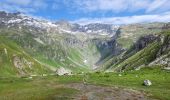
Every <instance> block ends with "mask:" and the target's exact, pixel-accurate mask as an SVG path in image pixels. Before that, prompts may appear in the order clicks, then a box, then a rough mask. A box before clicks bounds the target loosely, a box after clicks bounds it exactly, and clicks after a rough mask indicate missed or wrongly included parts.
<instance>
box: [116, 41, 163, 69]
mask: <svg viewBox="0 0 170 100" xmlns="http://www.w3.org/2000/svg"><path fill="white" fill-rule="evenodd" d="M159 48H160V43H159V42H154V43H152V44H150V45H148V46H147V47H146V48H144V49H143V50H141V51H139V52H137V53H136V54H135V55H133V56H131V57H129V58H128V59H126V60H125V61H123V62H122V63H120V64H118V65H113V67H114V68H116V70H133V69H135V68H137V67H139V66H140V65H145V64H149V63H150V62H151V61H153V60H154V59H155V58H156V54H157V52H158V50H159Z"/></svg>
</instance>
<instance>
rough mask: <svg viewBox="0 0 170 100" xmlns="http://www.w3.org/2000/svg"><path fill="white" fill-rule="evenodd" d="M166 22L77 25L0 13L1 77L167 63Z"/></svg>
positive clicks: (169, 39) (169, 47) (168, 40)
mask: <svg viewBox="0 0 170 100" xmlns="http://www.w3.org/2000/svg"><path fill="white" fill-rule="evenodd" d="M169 29H170V23H160V22H159V23H157V22H154V23H137V24H128V25H112V24H104V23H91V24H87V25H80V24H77V23H70V22H68V21H65V20H61V21H57V22H52V21H48V20H43V19H38V18H33V17H30V16H27V15H24V14H22V13H19V12H17V13H7V12H4V11H1V12H0V64H1V70H0V71H1V74H0V75H1V76H11V75H17V76H25V75H33V74H38V75H39V74H50V73H56V72H58V70H59V69H61V68H63V69H64V71H62V72H63V73H64V72H65V71H66V72H67V71H68V70H69V72H71V73H82V72H91V71H126V70H139V69H140V68H142V67H152V66H155V65H157V66H164V67H166V68H168V67H170V65H169V62H170V59H169V56H170V52H169V50H170V31H168V30H169Z"/></svg>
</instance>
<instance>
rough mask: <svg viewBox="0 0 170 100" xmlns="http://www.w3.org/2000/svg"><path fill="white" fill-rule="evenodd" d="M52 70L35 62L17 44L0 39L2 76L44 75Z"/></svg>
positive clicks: (0, 68)
mask: <svg viewBox="0 0 170 100" xmlns="http://www.w3.org/2000/svg"><path fill="white" fill-rule="evenodd" d="M49 72H50V70H49V69H48V68H46V67H45V66H43V65H41V64H40V63H38V62H37V61H35V60H34V59H33V58H32V57H31V56H30V55H29V54H27V53H25V52H24V50H23V49H22V48H21V47H20V46H18V45H17V44H16V43H15V42H13V41H11V40H9V39H8V38H6V37H3V36H1V37H0V73H1V74H0V76H13V75H29V74H44V73H49Z"/></svg>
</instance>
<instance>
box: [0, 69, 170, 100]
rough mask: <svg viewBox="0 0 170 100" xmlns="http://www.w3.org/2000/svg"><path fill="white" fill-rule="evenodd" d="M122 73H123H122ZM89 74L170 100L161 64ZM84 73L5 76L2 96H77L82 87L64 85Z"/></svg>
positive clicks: (95, 80) (99, 81)
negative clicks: (144, 82)
mask: <svg viewBox="0 0 170 100" xmlns="http://www.w3.org/2000/svg"><path fill="white" fill-rule="evenodd" d="M119 74H121V75H122V76H119ZM86 75H87V76H88V77H87V76H86V77H87V82H88V83H89V84H95V85H101V86H111V87H114V86H117V87H121V88H129V89H135V90H138V91H144V92H145V93H146V94H147V95H148V96H150V97H152V98H155V99H160V100H170V98H169V97H170V85H169V83H170V72H168V71H165V70H161V69H160V68H157V67H154V68H143V69H141V70H139V71H132V72H131V71H129V72H124V73H111V72H110V73H103V72H96V73H87V74H86ZM83 77H84V75H73V76H47V77H38V76H37V77H33V79H25V78H1V79H0V99H4V98H6V99H7V100H10V99H12V98H13V99H15V100H22V99H23V98H24V99H32V100H36V99H39V100H45V99H49V100H50V99H57V100H66V99H70V98H74V96H75V95H76V94H77V93H78V90H75V89H70V88H66V87H64V86H65V85H67V84H70V83H81V82H82V81H83ZM145 79H149V80H151V82H152V85H151V86H149V87H147V86H144V85H143V81H144V80H145Z"/></svg>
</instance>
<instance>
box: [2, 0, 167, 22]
mask: <svg viewBox="0 0 170 100" xmlns="http://www.w3.org/2000/svg"><path fill="white" fill-rule="evenodd" d="M0 10H4V11H8V12H16V11H19V12H23V13H25V14H27V15H30V16H34V17H38V18H43V19H48V20H52V21H57V20H68V21H71V22H75V23H80V24H88V23H92V22H93V23H109V24H131V23H139V22H168V21H170V0H0Z"/></svg>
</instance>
